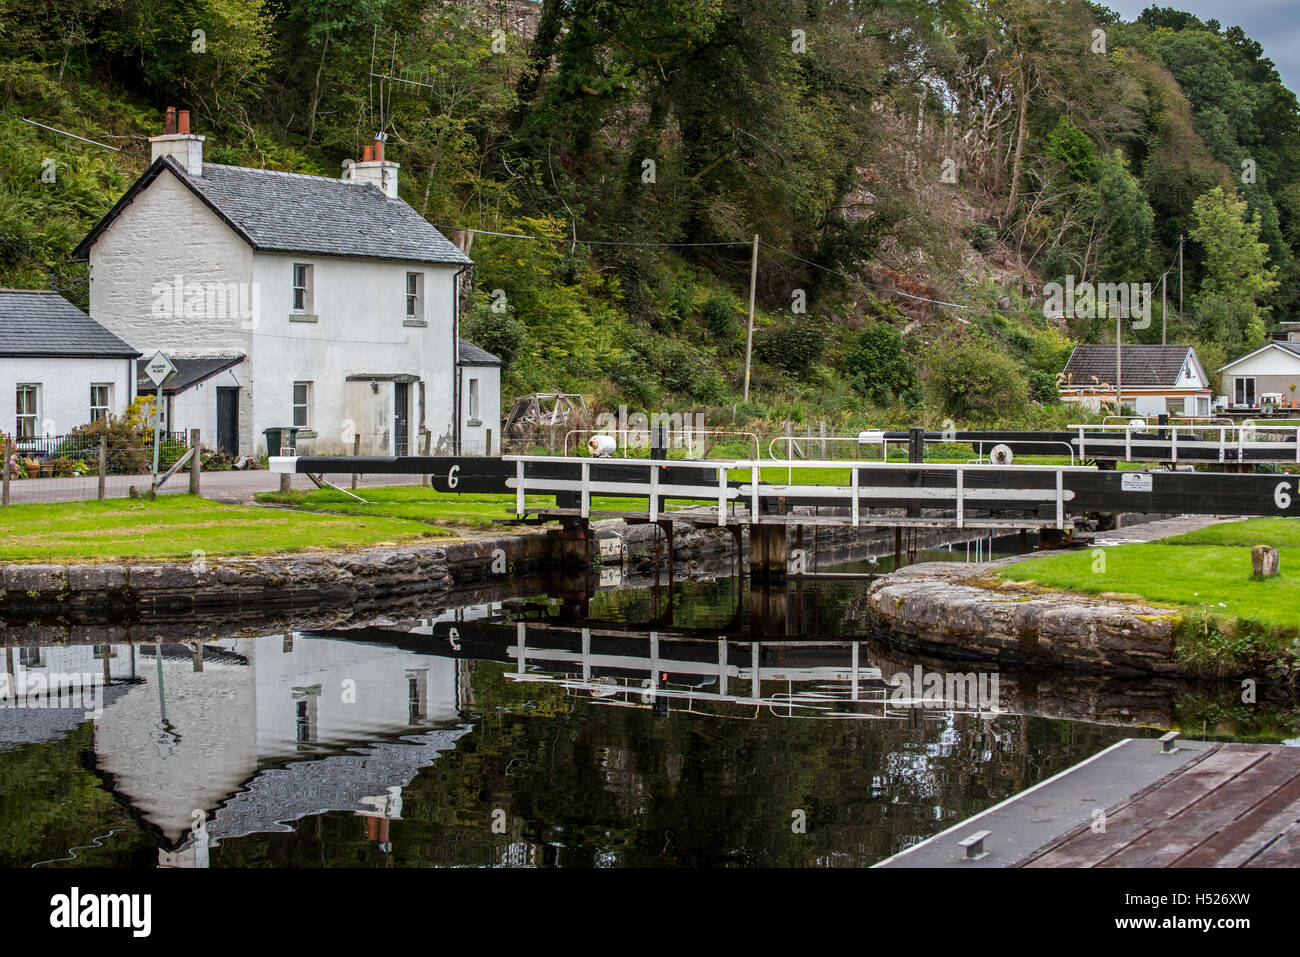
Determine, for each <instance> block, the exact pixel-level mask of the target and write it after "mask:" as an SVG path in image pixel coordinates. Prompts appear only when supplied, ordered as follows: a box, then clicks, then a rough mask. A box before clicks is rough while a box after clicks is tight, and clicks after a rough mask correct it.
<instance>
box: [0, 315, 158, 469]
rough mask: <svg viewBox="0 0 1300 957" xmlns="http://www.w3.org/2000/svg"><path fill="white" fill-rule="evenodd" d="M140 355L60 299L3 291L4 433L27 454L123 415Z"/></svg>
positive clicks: (0, 389) (0, 388) (0, 425)
mask: <svg viewBox="0 0 1300 957" xmlns="http://www.w3.org/2000/svg"><path fill="white" fill-rule="evenodd" d="M139 355H140V353H139V350H137V349H134V348H132V347H131V346H130V345H128V344H127V343H125V342H123V341H122V340H121V339H119V338H118V337H117V336H115V335H113V333H111V332H109V331H108V330H107V329H105V328H104V327H103V326H101V325H100V324H99V323H97V322H95V321H94V320H93V319H91V318H90V316H88V315H86V314H85V313H84V312H82V311H81V310H80V309H78V308H77V307H76V306H74V305H73V304H72V303H70V302H68V300H66V299H64V298H63V297H62V296H60V295H59V294H58V293H56V292H51V291H50V290H45V289H0V432H3V433H5V434H6V435H9V436H11V437H13V438H14V439H15V440H17V441H18V442H19V448H20V449H21V448H22V447H23V445H22V443H23V440H34V439H39V438H41V437H43V436H54V435H65V434H67V433H68V432H70V431H72V430H73V429H75V428H76V427H77V426H79V425H85V424H86V423H88V422H91V421H92V420H94V419H99V418H102V417H104V416H107V415H121V414H122V413H123V412H124V411H125V410H126V407H127V406H128V405H130V403H131V400H132V399H134V398H135V375H134V363H135V360H136V358H137V357H138V356H139Z"/></svg>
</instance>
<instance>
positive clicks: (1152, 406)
mask: <svg viewBox="0 0 1300 957" xmlns="http://www.w3.org/2000/svg"><path fill="white" fill-rule="evenodd" d="M1119 363H1120V364H1119V370H1118V371H1119V378H1120V383H1119V385H1120V388H1119V394H1120V397H1121V399H1122V402H1123V404H1124V405H1125V406H1128V407H1131V408H1132V409H1133V411H1134V413H1136V414H1137V415H1165V414H1168V415H1171V416H1208V415H1209V414H1210V404H1211V400H1212V398H1213V392H1212V390H1211V389H1210V377H1209V376H1207V375H1206V374H1205V368H1204V366H1202V365H1201V360H1200V359H1199V358H1197V356H1196V350H1195V349H1193V348H1192V347H1191V346H1148V345H1140V344H1134V345H1125V346H1123V347H1122V348H1121V350H1120V355H1119ZM1115 373H1116V358H1115V346H1114V345H1082V346H1076V347H1075V349H1074V352H1073V353H1072V354H1071V355H1070V361H1069V362H1067V363H1066V365H1065V376H1064V381H1063V382H1062V383H1061V386H1060V394H1061V401H1062V402H1073V403H1075V404H1077V405H1080V406H1083V407H1084V408H1087V409H1088V410H1090V411H1092V412H1096V411H1098V410H1099V409H1101V407H1102V406H1103V405H1104V404H1105V403H1107V402H1111V403H1113V402H1114V401H1115V394H1116V389H1115Z"/></svg>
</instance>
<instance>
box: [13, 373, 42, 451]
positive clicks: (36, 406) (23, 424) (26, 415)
mask: <svg viewBox="0 0 1300 957" xmlns="http://www.w3.org/2000/svg"><path fill="white" fill-rule="evenodd" d="M15 398H16V399H17V409H18V419H17V422H16V424H15V428H14V438H16V439H34V438H36V428H37V423H38V422H39V421H40V406H41V387H40V384H39V383H32V382H20V383H18V389H17V393H16V396H15Z"/></svg>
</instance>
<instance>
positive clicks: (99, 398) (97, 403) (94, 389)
mask: <svg viewBox="0 0 1300 957" xmlns="http://www.w3.org/2000/svg"><path fill="white" fill-rule="evenodd" d="M112 412H113V386H112V383H108V382H96V383H91V386H90V421H91V422H98V421H99V420H100V419H107V418H108V417H109V415H111V414H112Z"/></svg>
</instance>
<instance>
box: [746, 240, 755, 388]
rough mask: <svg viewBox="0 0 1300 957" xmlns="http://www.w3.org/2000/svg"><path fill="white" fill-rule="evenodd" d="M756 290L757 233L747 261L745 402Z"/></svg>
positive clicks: (751, 351)
mask: <svg viewBox="0 0 1300 957" xmlns="http://www.w3.org/2000/svg"><path fill="white" fill-rule="evenodd" d="M757 288H758V233H755V234H754V252H753V255H752V256H751V257H750V260H749V331H748V332H747V333H746V334H745V401H746V402H748V401H749V360H750V355H751V354H752V353H753V351H754V293H755V291H756V290H757Z"/></svg>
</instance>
